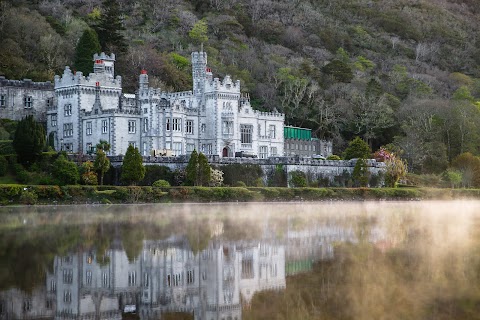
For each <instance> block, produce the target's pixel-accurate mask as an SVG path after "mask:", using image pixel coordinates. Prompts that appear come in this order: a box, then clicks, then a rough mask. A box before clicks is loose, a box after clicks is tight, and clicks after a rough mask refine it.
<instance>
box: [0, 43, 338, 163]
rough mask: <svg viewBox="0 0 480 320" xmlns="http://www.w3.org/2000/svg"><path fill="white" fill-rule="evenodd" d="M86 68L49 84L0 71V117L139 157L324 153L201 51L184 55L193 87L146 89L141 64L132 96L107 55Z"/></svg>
mask: <svg viewBox="0 0 480 320" xmlns="http://www.w3.org/2000/svg"><path fill="white" fill-rule="evenodd" d="M93 63H94V72H93V73H91V74H89V75H88V76H87V75H83V74H82V72H73V71H72V70H71V69H70V68H69V67H65V70H64V72H63V74H62V75H61V76H58V75H57V76H55V81H54V83H51V82H49V81H47V82H33V81H31V80H29V79H24V80H8V79H5V77H2V76H0V118H6V119H12V120H17V121H18V120H21V119H23V118H24V117H25V116H28V115H33V116H34V117H35V119H36V120H37V121H40V122H43V123H46V127H47V135H49V136H50V137H53V141H54V144H55V148H56V149H57V150H63V151H67V152H71V153H84V154H85V153H89V152H93V151H94V147H95V145H96V144H97V143H98V142H99V141H100V140H106V141H108V142H109V143H110V145H111V150H110V153H109V154H110V155H124V154H125V152H126V150H127V148H128V146H129V145H133V146H135V147H137V148H138V149H139V151H140V152H141V154H142V155H144V156H151V155H154V156H157V155H166V156H178V155H185V154H189V153H191V152H192V151H193V150H194V149H195V150H197V151H200V152H202V153H204V154H206V155H218V156H219V157H220V158H225V157H234V156H236V155H237V156H238V155H240V156H256V157H258V158H260V159H265V158H268V157H282V156H287V157H290V156H302V157H310V156H313V155H321V156H324V157H326V156H328V155H330V154H332V143H331V142H330V141H323V140H318V139H315V138H312V137H311V134H310V131H311V130H310V129H305V128H294V127H287V126H284V120H285V116H284V115H283V114H282V113H278V112H271V113H266V112H260V111H257V110H254V109H252V107H251V105H250V101H249V97H248V95H242V94H241V91H240V81H233V80H232V79H231V78H230V76H228V75H227V76H226V77H225V78H224V79H223V80H220V79H219V78H213V75H212V72H211V70H210V69H209V68H208V67H207V54H206V53H205V52H193V53H192V75H193V90H192V91H185V92H173V93H172V92H166V91H162V90H161V89H156V88H151V87H149V83H148V74H147V72H146V71H145V70H143V71H142V72H141V74H140V75H139V84H138V90H137V92H136V93H135V94H130V93H124V92H123V90H122V78H121V77H120V76H115V55H114V54H111V55H106V54H105V53H101V54H95V55H94V56H93Z"/></svg>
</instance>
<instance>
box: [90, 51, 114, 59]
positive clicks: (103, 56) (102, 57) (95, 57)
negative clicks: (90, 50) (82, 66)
mask: <svg viewBox="0 0 480 320" xmlns="http://www.w3.org/2000/svg"><path fill="white" fill-rule="evenodd" d="M96 60H104V61H115V53H112V54H110V55H108V54H105V52H102V53H100V54H97V53H95V54H94V55H93V61H96Z"/></svg>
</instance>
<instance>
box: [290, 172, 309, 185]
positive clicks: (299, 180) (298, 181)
mask: <svg viewBox="0 0 480 320" xmlns="http://www.w3.org/2000/svg"><path fill="white" fill-rule="evenodd" d="M290 186H292V187H294V188H304V187H306V186H307V178H306V176H305V173H303V172H302V171H292V172H290Z"/></svg>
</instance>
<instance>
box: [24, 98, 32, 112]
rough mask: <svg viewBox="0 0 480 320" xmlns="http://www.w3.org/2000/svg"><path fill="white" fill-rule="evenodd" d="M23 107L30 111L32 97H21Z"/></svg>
mask: <svg viewBox="0 0 480 320" xmlns="http://www.w3.org/2000/svg"><path fill="white" fill-rule="evenodd" d="M23 106H24V107H25V109H30V108H32V107H33V97H32V96H26V97H23Z"/></svg>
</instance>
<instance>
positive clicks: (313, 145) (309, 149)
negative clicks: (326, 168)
mask: <svg viewBox="0 0 480 320" xmlns="http://www.w3.org/2000/svg"><path fill="white" fill-rule="evenodd" d="M332 148H333V147H332V141H326V140H320V139H311V140H299V139H285V148H284V150H285V155H286V156H295V155H298V156H301V157H312V156H321V157H324V158H327V157H328V156H330V155H332V153H333V151H332Z"/></svg>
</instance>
